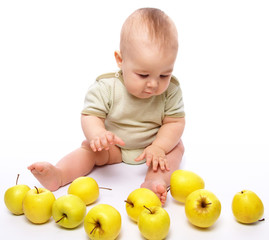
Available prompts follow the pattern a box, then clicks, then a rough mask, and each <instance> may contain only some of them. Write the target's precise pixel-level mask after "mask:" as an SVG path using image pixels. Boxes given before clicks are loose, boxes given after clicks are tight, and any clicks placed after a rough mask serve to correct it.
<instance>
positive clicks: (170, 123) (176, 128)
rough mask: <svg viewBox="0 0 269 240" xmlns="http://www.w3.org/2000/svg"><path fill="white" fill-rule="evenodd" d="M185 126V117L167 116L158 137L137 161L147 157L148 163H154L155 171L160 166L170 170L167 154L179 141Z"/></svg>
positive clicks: (162, 168)
mask: <svg viewBox="0 0 269 240" xmlns="http://www.w3.org/2000/svg"><path fill="white" fill-rule="evenodd" d="M184 127H185V118H184V117H182V118H173V117H165V118H164V120H163V125H162V126H161V127H160V129H159V131H158V134H157V136H156V139H155V140H154V141H153V142H152V144H151V145H149V146H148V147H147V148H146V149H145V150H144V152H143V153H142V154H141V155H140V156H139V157H138V158H137V159H136V161H141V160H143V159H146V162H147V165H148V166H150V165H151V164H152V167H153V170H154V171H157V169H158V167H160V168H161V170H167V171H169V164H168V162H167V160H166V157H165V156H166V154H167V153H169V152H170V151H171V150H172V149H173V148H174V147H175V146H176V145H177V144H178V143H179V141H180V138H181V136H182V133H183V130H184Z"/></svg>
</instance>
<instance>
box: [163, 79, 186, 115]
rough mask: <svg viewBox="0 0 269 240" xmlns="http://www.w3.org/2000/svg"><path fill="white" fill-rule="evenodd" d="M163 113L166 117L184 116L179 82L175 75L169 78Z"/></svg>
mask: <svg viewBox="0 0 269 240" xmlns="http://www.w3.org/2000/svg"><path fill="white" fill-rule="evenodd" d="M164 115H165V116H168V117H184V116H185V112H184V103H183V98H182V91H181V88H180V84H179V82H178V81H177V79H176V78H175V77H173V78H172V79H171V82H170V85H169V87H168V89H167V91H166V99H165V109H164Z"/></svg>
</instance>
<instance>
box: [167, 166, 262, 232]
mask: <svg viewBox="0 0 269 240" xmlns="http://www.w3.org/2000/svg"><path fill="white" fill-rule="evenodd" d="M204 186H205V183H204V180H203V179H202V178H201V177H200V176H199V175H197V174H195V173H194V172H191V171H187V170H176V171H175V172H173V173H172V175H171V179H170V191H171V195H172V197H173V198H174V199H175V200H177V201H179V202H181V203H183V204H185V214H186V217H187V218H188V220H189V221H190V223H192V224H193V225H195V226H197V227H201V228H208V227H210V226H212V225H213V224H214V223H215V222H216V221H217V219H218V218H219V216H220V213H221V203H220V201H219V199H218V198H217V197H216V196H215V195H214V194H213V193H212V192H210V191H208V190H205V189H204ZM232 212H233V214H234V217H235V219H236V220H237V221H238V222H241V223H244V224H250V223H254V222H257V221H259V220H264V219H261V217H262V216H263V212H264V207H263V203H262V201H261V199H260V198H259V197H258V196H257V195H256V194H255V193H254V192H252V191H250V190H243V191H240V192H238V193H236V194H235V196H234V198H233V200H232Z"/></svg>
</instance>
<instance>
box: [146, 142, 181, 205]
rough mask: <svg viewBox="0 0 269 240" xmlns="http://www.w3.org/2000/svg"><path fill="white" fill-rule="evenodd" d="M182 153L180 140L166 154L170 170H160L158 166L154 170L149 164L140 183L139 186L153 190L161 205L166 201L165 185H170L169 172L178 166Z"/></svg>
mask: <svg viewBox="0 0 269 240" xmlns="http://www.w3.org/2000/svg"><path fill="white" fill-rule="evenodd" d="M183 153H184V146H183V143H182V141H180V142H179V144H178V145H177V146H176V147H175V148H174V149H173V150H172V151H171V152H170V153H168V154H167V156H166V157H167V160H168V162H169V166H170V171H166V170H165V171H162V170H161V169H160V168H158V170H157V172H154V171H153V169H152V166H150V167H149V169H148V172H147V175H146V178H145V181H144V183H142V185H141V187H144V188H149V189H151V190H152V191H153V192H155V193H156V194H157V196H158V197H159V198H160V200H161V202H162V204H163V205H164V204H165V201H166V197H167V187H168V186H169V185H170V177H171V174H172V173H173V172H174V171H175V170H177V169H178V168H179V164H180V162H181V160H182V156H183Z"/></svg>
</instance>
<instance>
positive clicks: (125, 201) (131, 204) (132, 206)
mask: <svg viewBox="0 0 269 240" xmlns="http://www.w3.org/2000/svg"><path fill="white" fill-rule="evenodd" d="M124 202H126V203H128V204H130V205H131V206H132V207H134V204H133V203H132V202H129V201H127V200H124Z"/></svg>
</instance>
